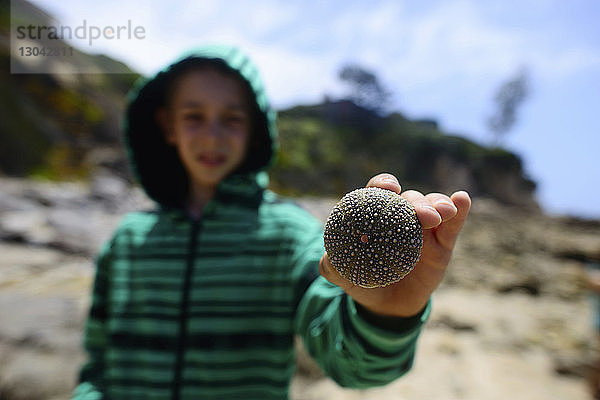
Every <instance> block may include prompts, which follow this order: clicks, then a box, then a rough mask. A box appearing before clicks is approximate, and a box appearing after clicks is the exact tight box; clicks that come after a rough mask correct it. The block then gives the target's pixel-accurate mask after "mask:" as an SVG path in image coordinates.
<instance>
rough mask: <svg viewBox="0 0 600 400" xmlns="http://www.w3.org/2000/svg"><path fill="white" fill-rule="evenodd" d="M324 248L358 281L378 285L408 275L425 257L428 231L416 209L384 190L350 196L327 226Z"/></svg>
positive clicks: (367, 285) (342, 270)
mask: <svg viewBox="0 0 600 400" xmlns="http://www.w3.org/2000/svg"><path fill="white" fill-rule="evenodd" d="M324 241H325V250H326V251H327V254H328V256H329V259H330V261H331V263H332V264H333V266H334V267H335V269H337V270H338V272H339V273H340V274H341V275H342V276H343V277H344V278H346V279H348V280H350V281H351V282H352V283H354V284H355V285H358V286H361V287H365V288H374V287H382V286H387V285H389V284H391V283H394V282H398V281H399V280H401V279H402V278H404V277H405V276H406V275H407V274H408V273H409V272H410V271H412V269H413V268H414V267H415V265H416V263H417V261H419V257H420V256H421V248H422V246H423V230H422V228H421V224H420V222H419V219H418V218H417V213H416V211H415V209H414V207H413V206H412V205H411V204H410V203H409V202H407V201H406V200H404V199H403V198H402V197H400V195H398V194H396V193H394V192H392V191H391V190H385V189H380V188H363V189H357V190H354V191H352V192H350V193H348V194H346V195H345V196H344V197H343V198H342V199H341V200H340V201H339V203H338V204H337V205H336V206H335V207H334V208H333V210H332V211H331V214H330V215H329V218H328V219H327V222H326V224H325V233H324Z"/></svg>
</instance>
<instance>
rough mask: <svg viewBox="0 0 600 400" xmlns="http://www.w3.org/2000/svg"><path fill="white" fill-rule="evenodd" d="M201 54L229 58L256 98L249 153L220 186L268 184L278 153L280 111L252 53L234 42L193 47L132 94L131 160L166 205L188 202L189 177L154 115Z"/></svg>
mask: <svg viewBox="0 0 600 400" xmlns="http://www.w3.org/2000/svg"><path fill="white" fill-rule="evenodd" d="M196 60H211V61H213V62H219V63H221V64H223V63H225V64H226V68H229V69H231V70H233V71H235V72H236V73H237V74H239V76H240V77H241V78H243V80H244V81H245V82H246V83H247V84H248V85H249V88H250V90H249V91H250V92H251V93H252V94H253V97H254V101H255V104H253V106H255V107H254V108H255V112H254V114H255V118H254V119H255V121H254V123H253V128H252V132H251V133H250V143H249V147H248V152H247V155H246V159H245V161H244V162H243V163H242V165H241V166H240V168H239V169H238V170H236V171H234V172H233V173H232V174H231V175H230V176H229V177H228V178H226V179H225V180H224V182H222V184H221V185H219V188H218V189H217V190H219V189H221V188H223V187H225V188H227V187H229V188H231V187H232V186H235V185H236V184H242V182H245V183H246V184H248V183H249V182H250V183H252V184H254V185H256V186H258V187H260V188H264V187H266V185H267V184H268V178H267V175H266V170H267V169H268V167H269V166H270V165H272V163H273V162H274V159H275V156H276V154H277V148H278V145H277V129H276V113H275V111H274V110H273V109H272V108H271V107H270V105H269V101H268V99H267V96H266V93H265V89H264V85H263V82H262V80H261V78H260V76H259V73H258V70H257V68H256V66H255V65H254V64H253V63H252V62H251V61H250V59H249V58H248V57H247V56H246V55H245V54H243V53H242V52H241V51H240V50H239V49H237V48H235V47H231V46H206V47H200V48H196V49H193V50H191V51H188V52H186V53H184V54H183V55H182V56H181V57H180V58H178V59H177V60H176V61H175V62H173V63H172V64H170V65H169V66H167V67H166V68H164V69H163V70H161V71H160V72H158V73H157V74H156V75H154V76H153V77H150V78H141V79H140V80H139V81H138V82H136V84H135V85H134V87H133V89H132V90H131V92H130V93H129V95H128V101H127V111H126V115H125V129H124V141H125V146H126V148H127V152H128V155H129V160H130V163H131V166H132V169H133V172H134V174H135V176H136V178H137V180H138V181H139V183H140V184H141V186H142V187H143V189H144V190H145V191H146V193H147V194H148V196H149V197H150V198H152V199H153V200H154V201H156V202H158V203H159V204H160V205H162V206H167V207H178V206H180V205H181V204H183V200H184V199H185V197H186V195H187V188H188V177H187V173H186V171H185V169H184V167H183V164H182V163H181V161H180V159H179V156H178V154H177V151H176V149H175V148H174V147H173V146H171V145H169V144H168V143H167V141H166V140H165V137H164V134H163V132H162V129H161V128H160V127H159V124H158V122H157V119H156V117H155V115H156V112H157V110H158V109H159V108H160V107H163V106H165V104H166V97H167V96H166V95H167V90H168V86H169V82H170V81H171V79H172V78H173V76H174V74H175V73H177V71H179V70H181V68H182V67H185V64H189V63H192V62H194V61H196Z"/></svg>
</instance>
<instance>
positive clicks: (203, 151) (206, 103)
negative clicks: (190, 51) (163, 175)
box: [163, 69, 251, 193]
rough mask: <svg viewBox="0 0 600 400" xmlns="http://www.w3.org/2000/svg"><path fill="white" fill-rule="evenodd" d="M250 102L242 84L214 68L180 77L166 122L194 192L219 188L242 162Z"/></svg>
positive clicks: (245, 145) (247, 134) (167, 132)
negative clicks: (221, 182) (220, 183)
mask: <svg viewBox="0 0 600 400" xmlns="http://www.w3.org/2000/svg"><path fill="white" fill-rule="evenodd" d="M248 101H249V100H248V99H246V95H245V94H244V91H243V88H242V86H241V83H240V82H238V81H237V80H236V79H235V78H234V77H231V76H228V75H225V74H223V73H221V72H218V71H214V70H211V69H202V70H196V71H192V72H189V73H187V74H185V75H184V76H182V77H181V78H180V79H179V80H178V81H177V85H176V87H175V91H174V94H173V98H172V100H171V105H170V108H169V110H167V114H168V116H167V117H166V118H164V120H166V126H165V125H163V126H165V131H166V138H167V141H168V142H169V143H170V144H172V145H173V146H175V147H176V148H177V152H178V154H179V157H180V159H181V161H182V163H183V165H184V167H185V169H186V171H187V173H188V175H189V177H190V183H191V185H192V188H191V189H192V192H193V193H196V192H198V191H199V190H200V191H204V192H207V193H212V192H214V189H215V188H216V186H217V185H218V184H219V182H220V181H222V180H223V179H224V178H226V177H227V175H229V174H230V173H231V172H233V171H234V170H235V169H236V168H237V167H238V166H239V165H240V164H241V163H242V162H243V160H244V158H245V156H246V148H247V143H248V136H249V130H250V126H251V121H250V112H249V105H248Z"/></svg>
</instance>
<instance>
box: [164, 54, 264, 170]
mask: <svg viewBox="0 0 600 400" xmlns="http://www.w3.org/2000/svg"><path fill="white" fill-rule="evenodd" d="M203 70H204V71H206V70H211V71H215V72H218V73H221V74H223V75H225V76H228V77H231V78H233V79H235V80H236V81H237V82H239V84H240V85H241V88H242V92H243V93H244V96H245V97H246V103H247V105H248V111H249V116H250V131H249V132H248V133H249V138H248V148H247V149H246V156H245V158H244V160H243V161H242V163H241V164H240V165H239V166H238V167H237V168H236V169H235V170H234V171H233V173H234V174H235V173H247V172H251V171H256V170H258V169H260V168H261V167H263V166H265V165H267V164H268V163H269V161H270V158H271V154H270V151H269V149H267V148H265V143H268V142H269V137H268V136H269V128H268V121H267V117H266V115H265V114H264V113H263V112H262V111H261V109H260V107H259V106H258V104H257V102H256V97H255V94H254V91H253V90H252V87H251V86H250V84H249V83H248V81H247V80H246V79H244V78H243V77H242V75H240V73H239V72H238V71H236V70H235V69H233V68H231V67H230V66H229V65H228V64H227V63H226V62H225V61H224V60H222V59H220V58H202V57H188V58H185V59H183V60H181V61H179V62H178V63H176V64H173V65H172V66H171V67H170V68H169V73H168V77H167V81H166V91H165V96H164V99H163V101H164V106H165V107H170V106H171V103H172V100H173V96H174V95H175V91H176V90H177V86H178V84H179V82H180V81H181V79H182V78H183V77H184V76H185V75H187V74H188V73H190V72H194V71H203Z"/></svg>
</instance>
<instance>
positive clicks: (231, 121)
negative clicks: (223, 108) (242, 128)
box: [224, 114, 246, 124]
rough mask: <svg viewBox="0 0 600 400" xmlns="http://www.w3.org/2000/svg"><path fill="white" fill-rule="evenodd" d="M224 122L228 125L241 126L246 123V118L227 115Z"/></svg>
mask: <svg viewBox="0 0 600 400" xmlns="http://www.w3.org/2000/svg"><path fill="white" fill-rule="evenodd" d="M224 120H225V122H227V123H229V124H242V123H244V122H246V116H245V115H243V114H229V115H226V116H225V118H224Z"/></svg>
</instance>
